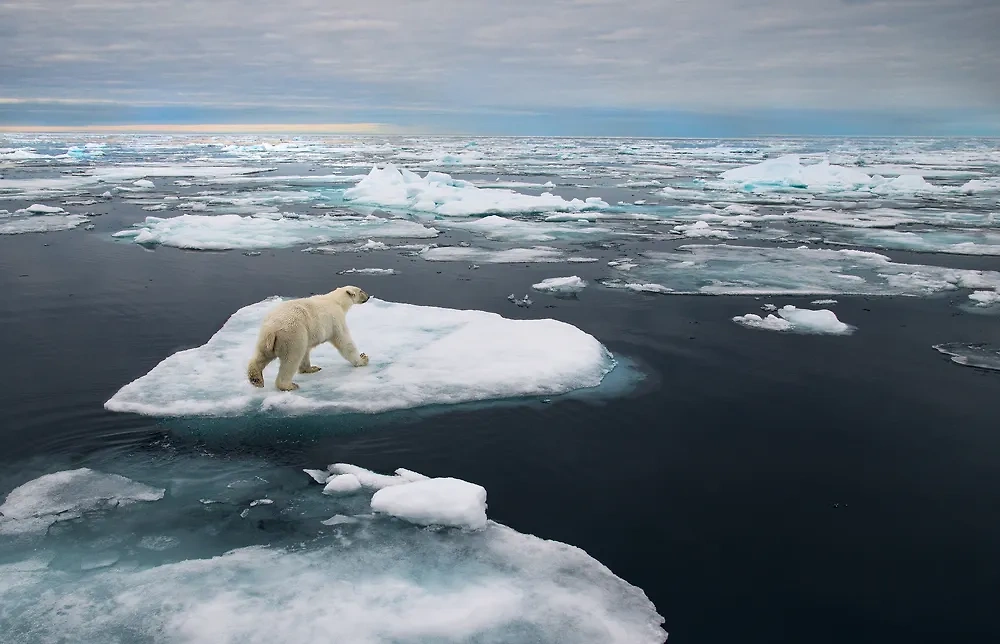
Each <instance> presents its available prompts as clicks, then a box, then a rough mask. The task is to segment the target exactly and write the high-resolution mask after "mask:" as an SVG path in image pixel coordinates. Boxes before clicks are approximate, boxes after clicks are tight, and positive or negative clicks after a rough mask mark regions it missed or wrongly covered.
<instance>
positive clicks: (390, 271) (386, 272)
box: [337, 268, 398, 275]
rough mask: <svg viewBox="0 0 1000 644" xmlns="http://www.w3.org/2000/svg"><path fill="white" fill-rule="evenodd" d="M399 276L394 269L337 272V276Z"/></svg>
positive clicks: (352, 269) (349, 269) (355, 269)
mask: <svg viewBox="0 0 1000 644" xmlns="http://www.w3.org/2000/svg"><path fill="white" fill-rule="evenodd" d="M350 274H357V275H398V273H397V272H396V270H395V269H392V268H347V269H344V270H342V271H337V275H350Z"/></svg>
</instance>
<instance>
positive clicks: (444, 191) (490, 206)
mask: <svg viewBox="0 0 1000 644" xmlns="http://www.w3.org/2000/svg"><path fill="white" fill-rule="evenodd" d="M344 201H346V202H348V203H353V204H358V205H369V206H378V207H381V208H387V209H400V210H409V211H416V212H428V213H434V214H437V215H445V216H452V217H465V216H469V215H483V214H489V213H531V212H548V211H580V210H588V209H597V208H607V207H608V204H607V203H605V202H604V201H602V200H601V199H598V198H596V197H590V198H588V199H586V200H581V199H570V200H567V199H563V198H562V197H560V196H558V195H553V194H551V193H548V192H545V193H542V194H541V195H526V194H522V193H519V192H515V191H513V190H509V189H505V188H479V187H476V186H475V185H474V184H472V183H470V182H468V181H462V180H461V179H453V178H452V177H451V175H448V174H445V173H443V172H428V173H427V174H426V175H425V176H423V177H421V176H420V175H418V174H417V173H415V172H411V171H409V170H406V169H405V168H402V169H401V168H397V167H396V166H395V165H393V164H391V163H389V164H386V165H385V167H383V168H379V167H378V166H375V167H373V168H372V169H371V172H369V173H368V176H366V177H365V178H364V179H362V180H361V181H359V182H358V184H357V185H356V186H354V187H353V188H349V189H347V190H345V191H344Z"/></svg>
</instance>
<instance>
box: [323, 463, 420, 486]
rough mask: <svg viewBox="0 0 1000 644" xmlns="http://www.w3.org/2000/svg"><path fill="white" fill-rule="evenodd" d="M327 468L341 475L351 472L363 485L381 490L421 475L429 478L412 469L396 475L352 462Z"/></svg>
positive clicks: (417, 478)
mask: <svg viewBox="0 0 1000 644" xmlns="http://www.w3.org/2000/svg"><path fill="white" fill-rule="evenodd" d="M327 469H328V470H329V471H330V472H333V473H335V474H339V475H341V476H344V475H348V474H349V475H351V476H353V477H354V478H355V479H356V480H357V481H358V482H359V484H360V485H361V486H362V487H365V488H368V489H369V490H381V489H382V488H385V487H389V486H392V485H402V484H404V483H412V482H413V481H417V480H421V479H420V477H423V478H427V477H426V476H423V475H422V474H418V473H416V472H411V471H410V470H403V471H404V472H405V474H400V471H399V470H396V474H395V475H394V476H392V475H388V474H379V473H377V472H372V471H371V470H368V469H365V468H363V467H358V466H357V465H351V464H350V463H334V464H333V465H330V466H329V467H327ZM401 469H402V468H401Z"/></svg>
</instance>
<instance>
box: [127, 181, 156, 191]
mask: <svg viewBox="0 0 1000 644" xmlns="http://www.w3.org/2000/svg"><path fill="white" fill-rule="evenodd" d="M132 185H133V186H135V187H136V188H146V189H150V188H155V187H156V184H154V183H153V182H152V181H150V180H149V179H139V180H138V181H133V182H132Z"/></svg>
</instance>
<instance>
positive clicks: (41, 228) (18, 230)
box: [0, 213, 90, 235]
mask: <svg viewBox="0 0 1000 644" xmlns="http://www.w3.org/2000/svg"><path fill="white" fill-rule="evenodd" d="M87 221H90V219H89V217H87V216H85V215H65V214H63V215H28V216H21V217H5V216H3V214H2V213H0V235H20V234H23V233H46V232H52V231H57V230H72V229H73V228H76V227H77V226H79V225H80V224H83V223H86V222H87Z"/></svg>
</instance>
